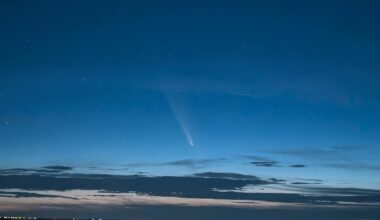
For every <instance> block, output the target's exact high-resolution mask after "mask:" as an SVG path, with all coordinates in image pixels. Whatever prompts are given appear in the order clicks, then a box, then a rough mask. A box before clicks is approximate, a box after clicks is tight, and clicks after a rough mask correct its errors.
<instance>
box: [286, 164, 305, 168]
mask: <svg viewBox="0 0 380 220" xmlns="http://www.w3.org/2000/svg"><path fill="white" fill-rule="evenodd" d="M289 167H293V168H304V167H306V165H303V164H294V165H289Z"/></svg>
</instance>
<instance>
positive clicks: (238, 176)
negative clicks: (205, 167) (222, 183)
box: [194, 172, 268, 184]
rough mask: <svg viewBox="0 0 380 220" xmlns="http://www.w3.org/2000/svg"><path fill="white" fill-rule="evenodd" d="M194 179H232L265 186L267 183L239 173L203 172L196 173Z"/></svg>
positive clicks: (255, 177)
mask: <svg viewBox="0 0 380 220" xmlns="http://www.w3.org/2000/svg"><path fill="white" fill-rule="evenodd" d="M194 176H196V177H205V178H220V179H232V180H251V181H255V182H256V184H267V183H268V182H266V181H263V180H261V179H260V178H259V177H257V176H252V175H244V174H240V173H214V172H205V173H196V174H194Z"/></svg>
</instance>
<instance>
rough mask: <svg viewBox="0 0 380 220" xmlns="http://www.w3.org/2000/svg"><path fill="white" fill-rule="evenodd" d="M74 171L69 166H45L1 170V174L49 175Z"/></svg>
mask: <svg viewBox="0 0 380 220" xmlns="http://www.w3.org/2000/svg"><path fill="white" fill-rule="evenodd" d="M70 170H73V168H72V167H69V166H59V165H56V166H45V167H41V168H11V169H1V170H0V174H9V175H11V174H33V173H34V174H49V173H61V172H65V171H70Z"/></svg>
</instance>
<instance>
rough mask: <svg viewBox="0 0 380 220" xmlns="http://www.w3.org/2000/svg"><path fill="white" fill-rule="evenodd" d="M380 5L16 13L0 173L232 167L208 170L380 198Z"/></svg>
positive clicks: (65, 4)
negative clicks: (378, 192) (376, 192)
mask: <svg viewBox="0 0 380 220" xmlns="http://www.w3.org/2000/svg"><path fill="white" fill-rule="evenodd" d="M379 6H380V5H379V3H378V2H377V1H113V2H112V4H108V3H106V2H104V1H103V2H100V1H79V2H78V1H2V2H1V4H0V32H1V34H0V148H1V155H3V157H2V159H1V163H0V166H1V167H4V168H10V167H37V166H43V165H46V164H57V163H59V164H67V165H75V166H78V167H87V166H106V167H123V166H126V167H128V164H134V163H149V164H148V166H146V167H144V166H142V164H140V165H141V166H140V165H139V166H134V167H135V168H134V169H140V171H149V172H152V173H159V174H170V175H179V174H186V173H189V172H192V170H191V169H190V170H189V169H187V168H183V167H173V166H170V165H168V166H166V165H163V166H161V165H159V166H157V167H155V166H154V165H152V164H158V163H166V162H170V161H177V160H182V159H212V158H225V159H227V162H223V163H221V164H219V163H217V164H216V165H215V166H214V167H212V166H211V167H207V170H213V171H228V172H241V173H247V174H252V173H254V174H260V175H264V176H265V175H268V173H270V174H271V175H272V176H273V175H275V176H279V177H308V178H311V177H316V178H321V179H323V180H326V181H327V183H329V184H349V185H353V186H358V187H362V186H363V187H372V188H373V187H376V186H379V185H380V178H379V177H377V176H380V175H378V172H379V171H380V163H379V161H378V156H377V155H378V153H380V150H379V143H380V142H379V141H380V125H379V123H380V114H379V110H380V87H379V85H378V84H379V81H380V74H379V70H380V55H379V51H380V40H379V39H380V28H379V24H380V16H379V13H378V12H379ZM186 136H188V137H186ZM190 141H192V142H193V143H194V146H191V143H190ZM247 155H251V156H252V155H254V156H260V157H264V158H265V159H266V160H273V161H276V162H278V163H280V164H282V166H288V165H292V164H300V163H301V164H304V165H306V166H307V167H306V168H302V169H293V168H286V167H283V168H279V167H268V168H264V167H254V166H247V165H246V164H245V163H247V161H246V160H245V159H247ZM244 158H245V159H244ZM134 165H136V164H134ZM205 169H206V168H205Z"/></svg>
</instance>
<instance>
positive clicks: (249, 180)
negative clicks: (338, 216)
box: [0, 172, 380, 204]
mask: <svg viewBox="0 0 380 220" xmlns="http://www.w3.org/2000/svg"><path fill="white" fill-rule="evenodd" d="M283 183H284V181H282V180H278V179H275V178H270V179H268V180H264V179H261V178H259V177H256V176H252V175H243V174H238V173H214V172H206V173H197V174H194V175H192V176H143V175H106V174H68V173H66V174H64V173H62V174H55V173H53V174H51V175H46V174H44V175H40V174H22V175H19V174H6V175H4V174H2V175H0V189H24V190H59V191H65V190H73V189H80V190H103V191H106V192H113V193H123V192H124V193H125V192H136V193H141V194H149V195H153V196H177V197H183V198H213V199H234V200H263V201H272V202H288V203H308V204H319V203H321V201H323V202H322V204H325V203H326V201H328V203H329V204H333V203H335V202H339V201H345V202H355V203H360V202H378V201H380V191H377V190H365V189H349V188H345V189H343V188H322V187H320V188H313V187H306V186H302V185H304V184H299V183H298V184H297V183H296V184H293V185H300V186H299V187H298V188H297V190H298V191H299V192H300V193H299V194H288V193H243V192H239V191H236V190H239V189H241V188H243V187H246V186H266V185H269V184H272V185H273V184H283ZM306 184H307V183H305V185H306ZM327 194H329V195H327ZM332 195H333V196H332ZM347 195H350V196H347ZM18 196H24V197H32V196H33V195H18Z"/></svg>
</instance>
